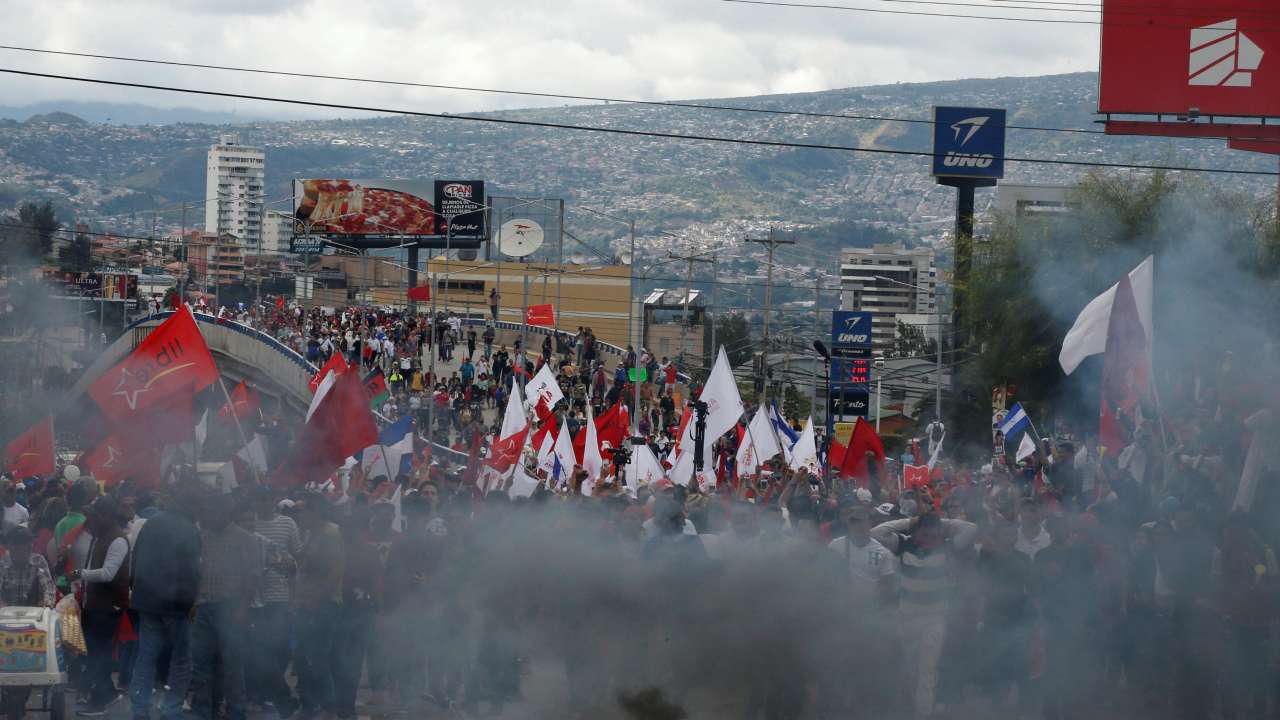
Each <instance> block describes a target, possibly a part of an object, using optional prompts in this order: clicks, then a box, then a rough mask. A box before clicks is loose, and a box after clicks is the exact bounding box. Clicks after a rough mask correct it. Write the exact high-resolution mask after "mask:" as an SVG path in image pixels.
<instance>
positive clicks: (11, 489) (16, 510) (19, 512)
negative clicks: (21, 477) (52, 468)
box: [0, 480, 31, 532]
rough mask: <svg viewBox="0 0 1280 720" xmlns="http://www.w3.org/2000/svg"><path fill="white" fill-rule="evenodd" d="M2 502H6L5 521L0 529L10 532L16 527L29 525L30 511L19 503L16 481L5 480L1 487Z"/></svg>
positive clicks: (0, 496)
mask: <svg viewBox="0 0 1280 720" xmlns="http://www.w3.org/2000/svg"><path fill="white" fill-rule="evenodd" d="M0 502H3V504H4V522H3V525H2V526H0V531H3V532H8V531H10V530H12V529H13V528H15V527H18V526H22V527H26V526H27V521H28V520H30V518H31V516H30V513H28V512H27V509H26V508H24V507H22V506H21V505H19V504H18V483H17V482H16V481H14V482H10V481H7V480H6V481H4V485H3V488H2V489H0Z"/></svg>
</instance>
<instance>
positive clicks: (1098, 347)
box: [1058, 256, 1155, 375]
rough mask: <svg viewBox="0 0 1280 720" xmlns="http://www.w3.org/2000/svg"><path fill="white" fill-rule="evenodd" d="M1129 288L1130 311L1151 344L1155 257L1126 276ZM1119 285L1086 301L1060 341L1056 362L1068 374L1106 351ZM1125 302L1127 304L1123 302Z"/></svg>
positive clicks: (1148, 257) (1153, 334)
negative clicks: (1087, 359) (1134, 314)
mask: <svg viewBox="0 0 1280 720" xmlns="http://www.w3.org/2000/svg"><path fill="white" fill-rule="evenodd" d="M1127 280H1128V281H1129V282H1128V284H1129V289H1130V293H1131V296H1132V298H1133V301H1134V303H1133V306H1132V307H1133V310H1134V311H1135V312H1136V313H1137V319H1138V323H1139V324H1140V326H1141V328H1142V331H1143V335H1144V338H1145V342H1146V344H1147V345H1148V346H1150V345H1151V341H1152V339H1153V338H1154V337H1155V329H1154V327H1153V325H1152V321H1151V318H1152V310H1151V302H1152V293H1153V291H1154V288H1155V258H1154V256H1147V259H1146V260H1143V261H1142V262H1141V263H1140V264H1139V265H1138V267H1136V268H1134V269H1133V270H1132V271H1131V272H1130V273H1129V275H1128V278H1127ZM1119 289H1120V283H1118V282H1117V283H1116V284H1115V285H1112V286H1111V287H1109V288H1107V290H1106V292H1104V293H1102V294H1101V295H1099V296H1098V297H1096V298H1094V299H1093V300H1091V301H1090V302H1089V304H1088V305H1086V306H1085V307H1084V309H1083V310H1081V311H1080V315H1079V316H1077V317H1076V321H1075V323H1074V324H1072V326H1071V329H1070V330H1068V331H1067V336H1066V337H1065V338H1063V340H1062V352H1060V353H1059V354H1058V363H1059V364H1060V365H1062V371H1063V372H1064V373H1066V374H1067V375H1070V374H1071V373H1073V372H1075V370H1076V368H1077V367H1079V366H1080V363H1081V362H1084V359H1085V358H1087V357H1089V356H1091V355H1097V354H1099V353H1104V352H1106V351H1107V348H1108V336H1109V330H1110V327H1111V315H1112V311H1113V309H1114V308H1115V304H1116V292H1117V291H1118V290H1119ZM1126 302H1127V301H1126Z"/></svg>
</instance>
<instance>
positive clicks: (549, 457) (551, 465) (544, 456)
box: [538, 430, 556, 477]
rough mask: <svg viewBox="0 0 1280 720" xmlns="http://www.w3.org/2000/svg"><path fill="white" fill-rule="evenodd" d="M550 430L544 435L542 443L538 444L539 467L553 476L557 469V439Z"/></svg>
mask: <svg viewBox="0 0 1280 720" xmlns="http://www.w3.org/2000/svg"><path fill="white" fill-rule="evenodd" d="M553 435H554V433H552V432H551V431H550V430H548V431H547V434H546V435H543V436H542V444H541V445H539V446H538V469H539V470H541V471H542V472H544V473H546V474H547V477H551V473H552V472H554V471H555V469H556V453H555V447H556V439H555V437H553Z"/></svg>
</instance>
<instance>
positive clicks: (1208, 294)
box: [944, 173, 1280, 445]
mask: <svg viewBox="0 0 1280 720" xmlns="http://www.w3.org/2000/svg"><path fill="white" fill-rule="evenodd" d="M979 248H980V254H979V255H977V257H975V264H974V271H973V273H972V275H971V277H970V278H969V280H968V282H967V283H966V284H965V285H963V286H961V287H960V288H959V289H961V290H963V292H964V298H965V303H966V304H965V307H964V309H963V315H962V322H963V323H964V327H963V328H962V329H963V331H964V332H965V334H966V336H967V337H968V338H969V345H968V347H967V348H965V352H964V353H962V354H961V355H960V356H959V362H961V364H960V365H959V367H958V368H957V377H956V385H955V387H954V388H953V392H952V397H951V402H948V403H947V407H945V408H944V409H945V410H946V411H947V413H948V415H949V419H950V420H951V421H952V422H951V423H950V424H949V427H950V428H952V430H954V431H955V432H956V433H957V436H956V439H957V440H960V441H964V440H968V441H970V442H973V443H974V444H975V445H977V444H979V443H985V442H987V441H988V440H987V433H989V426H990V404H989V398H990V397H991V388H992V387H994V386H996V385H1001V384H1016V385H1017V386H1018V396H1017V400H1019V401H1020V402H1022V403H1023V405H1024V406H1026V407H1028V410H1029V412H1031V413H1032V415H1033V416H1036V417H1038V418H1044V419H1045V420H1047V419H1048V418H1049V417H1051V416H1057V417H1060V418H1064V419H1068V420H1070V421H1073V424H1074V425H1075V426H1076V427H1081V428H1091V427H1093V426H1094V425H1095V424H1096V417H1097V397H1098V396H1097V382H1098V372H1099V363H1097V362H1094V361H1088V362H1086V364H1085V366H1082V368H1081V370H1079V371H1077V372H1076V373H1075V374H1073V375H1072V376H1070V377H1068V376H1065V375H1064V374H1063V372H1062V370H1061V368H1060V367H1059V365H1058V353H1059V351H1060V350H1061V345H1062V339H1063V337H1064V336H1065V335H1066V332H1067V330H1068V329H1069V328H1070V326H1071V323H1072V322H1073V321H1074V320H1075V316H1076V315H1077V314H1078V313H1079V312H1080V310H1081V309H1082V308H1083V307H1084V306H1085V305H1086V304H1087V303H1088V302H1089V301H1090V300H1092V299H1093V298H1094V297H1096V296H1097V295H1098V294H1099V293H1101V292H1102V291H1104V290H1105V289H1106V288H1108V287H1109V286H1111V285H1112V284H1114V283H1116V282H1117V281H1118V280H1119V279H1120V278H1121V277H1122V276H1123V275H1124V274H1125V273H1126V272H1128V271H1129V270H1131V269H1133V268H1134V267H1135V266H1137V265H1138V264H1139V263H1140V262H1141V261H1142V260H1143V258H1145V257H1146V256H1148V255H1154V256H1155V258H1156V281H1155V291H1154V293H1155V295H1154V302H1153V307H1154V314H1155V317H1154V318H1153V320H1154V326H1155V329H1156V332H1155V341H1156V345H1155V347H1154V349H1153V358H1154V364H1155V368H1154V369H1155V373H1156V377H1157V379H1158V380H1159V379H1161V378H1166V379H1167V378H1169V377H1172V376H1173V375H1175V374H1177V373H1180V372H1182V373H1185V372H1186V371H1187V370H1188V368H1190V367H1192V366H1197V365H1198V366H1199V367H1217V366H1218V365H1220V364H1221V362H1222V353H1224V352H1226V351H1227V350H1230V351H1232V352H1234V354H1235V357H1236V358H1237V361H1236V362H1237V367H1246V366H1248V363H1249V362H1254V364H1256V365H1261V364H1262V357H1261V353H1262V352H1263V348H1264V347H1266V346H1267V345H1268V341H1270V340H1274V338H1276V337H1277V329H1278V326H1280V318H1278V314H1277V313H1275V311H1274V307H1275V304H1276V302H1277V300H1280V292H1278V289H1280V284H1278V283H1277V280H1278V279H1280V231H1278V229H1277V223H1276V218H1275V215H1274V210H1273V208H1272V207H1271V206H1269V205H1266V204H1263V203H1259V202H1258V201H1257V200H1256V199H1255V198H1252V197H1249V196H1247V195H1243V194H1238V193H1232V192H1226V191H1223V190H1221V189H1219V188H1216V187H1213V186H1210V185H1207V184H1205V182H1204V181H1203V180H1200V179H1197V178H1189V177H1177V178H1175V177H1173V176H1169V175H1167V174H1164V173H1156V174H1154V175H1151V176H1149V177H1146V178H1137V177H1135V176H1133V175H1131V174H1127V173H1126V174H1095V175H1091V176H1089V177H1087V178H1086V179H1085V180H1084V181H1082V182H1081V183H1080V184H1079V185H1078V186H1077V187H1075V188H1074V190H1073V191H1072V196H1071V208H1070V210H1069V211H1067V212H1064V213H1060V214H1056V215H1054V216H1051V217H1041V218H1030V217H1022V218H1009V217H998V218H997V219H996V223H995V226H994V228H993V230H992V232H991V234H990V237H989V241H988V242H986V243H983V244H982V245H981V246H979ZM1245 358H1250V359H1251V360H1245ZM1166 381H1167V380H1166Z"/></svg>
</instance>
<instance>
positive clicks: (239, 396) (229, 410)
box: [218, 380, 262, 422]
mask: <svg viewBox="0 0 1280 720" xmlns="http://www.w3.org/2000/svg"><path fill="white" fill-rule="evenodd" d="M260 407H262V399H261V397H260V396H259V395H258V388H256V387H253V388H251V387H249V386H248V385H247V384H246V383H245V381H244V380H241V381H240V384H239V385H236V387H235V389H234V390H232V391H231V399H230V401H229V402H227V403H225V404H224V405H223V406H222V409H221V410H219V411H218V417H220V418H222V419H223V420H230V419H231V418H232V417H234V418H235V419H236V420H240V421H242V422H243V421H245V420H248V419H249V418H251V417H253V416H254V415H256V414H257V413H258V409H259V408H260Z"/></svg>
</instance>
